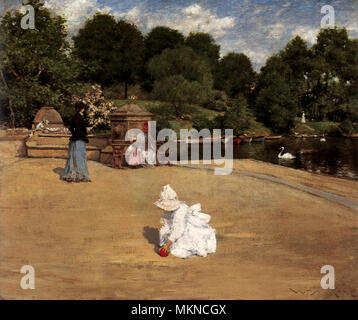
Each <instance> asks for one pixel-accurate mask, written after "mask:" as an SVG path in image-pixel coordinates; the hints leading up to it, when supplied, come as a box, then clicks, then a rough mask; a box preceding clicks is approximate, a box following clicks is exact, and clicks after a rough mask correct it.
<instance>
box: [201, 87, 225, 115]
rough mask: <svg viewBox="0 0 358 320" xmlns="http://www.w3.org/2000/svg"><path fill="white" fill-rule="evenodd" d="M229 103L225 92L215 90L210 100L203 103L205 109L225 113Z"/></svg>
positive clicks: (209, 97)
mask: <svg viewBox="0 0 358 320" xmlns="http://www.w3.org/2000/svg"><path fill="white" fill-rule="evenodd" d="M228 101H229V99H228V96H227V95H226V93H225V92H224V91H219V90H213V91H212V92H211V94H210V95H209V96H208V99H207V100H206V101H204V102H203V107H205V108H208V109H211V110H216V111H225V110H226V108H227V105H228Z"/></svg>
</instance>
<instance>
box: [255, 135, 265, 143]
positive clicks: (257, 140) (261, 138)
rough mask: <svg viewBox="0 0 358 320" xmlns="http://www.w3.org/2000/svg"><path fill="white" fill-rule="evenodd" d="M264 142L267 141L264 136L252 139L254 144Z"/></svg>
mask: <svg viewBox="0 0 358 320" xmlns="http://www.w3.org/2000/svg"><path fill="white" fill-rule="evenodd" d="M264 141H265V137H264V136H260V137H254V138H252V142H264Z"/></svg>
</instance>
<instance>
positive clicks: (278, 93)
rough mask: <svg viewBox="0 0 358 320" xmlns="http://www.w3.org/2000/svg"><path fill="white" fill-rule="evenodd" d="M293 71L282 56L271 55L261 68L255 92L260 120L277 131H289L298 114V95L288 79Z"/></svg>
mask: <svg viewBox="0 0 358 320" xmlns="http://www.w3.org/2000/svg"><path fill="white" fill-rule="evenodd" d="M291 73H292V71H291V69H290V67H289V66H288V65H287V64H286V63H285V62H283V60H282V58H281V57H280V56H278V55H274V56H272V57H270V58H269V59H268V60H267V62H266V65H265V66H264V67H263V68H262V69H261V74H260V76H259V81H258V85H257V88H256V92H255V96H256V102H255V109H256V114H257V117H258V119H259V121H262V122H263V123H264V124H266V125H267V126H268V127H270V128H272V129H273V130H274V131H277V132H287V131H289V130H290V129H291V128H292V127H293V125H294V119H295V117H296V114H297V97H296V96H295V95H294V94H293V93H292V89H291V88H290V85H289V81H288V80H289V77H290V75H291Z"/></svg>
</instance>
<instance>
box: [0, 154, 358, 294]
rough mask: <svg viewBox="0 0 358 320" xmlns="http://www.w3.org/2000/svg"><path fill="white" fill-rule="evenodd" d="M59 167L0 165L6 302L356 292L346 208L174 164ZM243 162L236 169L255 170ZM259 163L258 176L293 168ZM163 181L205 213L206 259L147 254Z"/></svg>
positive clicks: (352, 226) (357, 225)
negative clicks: (328, 285) (74, 172)
mask: <svg viewBox="0 0 358 320" xmlns="http://www.w3.org/2000/svg"><path fill="white" fill-rule="evenodd" d="M64 165H65V160H62V159H21V160H20V161H17V162H12V163H11V164H8V165H6V166H4V167H3V168H2V172H1V180H2V181H1V182H2V185H1V195H0V205H1V213H0V295H1V296H2V297H3V298H5V299H11V298H15V299H25V298H35V299H47V298H49V299H88V298H96V299H165V298H166V299H251V298H254V299H267V298H271V299H278V298H285V299H322V298H332V299H337V298H346V299H356V298H357V297H358V268H357V267H358V261H357V260H358V254H357V252H358V235H357V231H358V214H357V211H355V210H352V209H349V208H346V207H344V206H342V205H339V204H336V203H334V202H331V201H327V200H324V199H321V198H319V197H316V196H313V195H310V194H308V193H306V192H302V191H298V190H295V189H293V188H288V187H285V186H283V185H279V184H276V183H270V182H267V181H260V180H259V179H255V178H250V177H245V176H241V175H230V176H214V175H213V173H212V172H210V171H207V170H192V169H186V168H177V167H160V168H145V169H136V170H131V169H127V170H115V169H112V168H109V167H105V166H103V165H101V164H99V163H97V162H89V170H90V174H91V177H92V179H93V182H92V183H82V184H68V183H65V182H63V181H61V180H59V175H58V172H60V171H61V168H63V167H64ZM245 165H246V167H244V163H241V164H240V169H242V170H247V171H249V169H251V170H252V171H254V170H257V171H260V172H261V170H264V166H263V165H260V164H257V166H256V163H255V162H252V164H250V163H246V164H245ZM268 166H269V167H268V168H269V169H268V170H266V174H267V173H269V172H271V173H272V174H275V172H276V171H274V170H273V169H277V172H280V174H281V172H282V173H283V171H286V172H290V171H291V170H293V169H287V168H281V167H280V168H276V166H273V167H275V168H271V167H270V166H271V165H268ZM255 168H256V169H255ZM281 170H282V171H281ZM294 171H297V170H294ZM277 174H278V173H277ZM301 174H302V176H301ZM307 174H308V173H307ZM308 175H311V176H313V175H312V174H308ZM286 178H288V179H297V181H298V180H299V182H300V183H301V182H302V179H308V176H307V175H306V173H305V172H300V171H297V172H296V173H295V174H293V173H290V174H288V173H286ZM329 178H330V179H327V180H325V179H324V181H323V182H321V183H322V185H324V186H327V188H328V187H332V188H333V189H334V190H339V192H342V193H344V192H345V190H349V189H351V188H352V182H351V181H347V180H343V179H337V178H331V177H329ZM314 179H316V177H314V178H313V177H311V180H312V181H313V180H314ZM311 180H309V179H308V181H311ZM328 180H329V181H328ZM326 181H328V182H326ZM167 183H170V184H171V185H172V186H173V188H174V189H175V190H176V191H177V192H178V194H179V196H180V198H181V199H183V200H185V201H186V202H187V203H188V204H194V203H196V202H201V203H202V207H203V211H204V212H207V213H210V214H211V215H212V221H211V225H212V226H213V227H214V228H216V230H217V239H218V248H217V252H216V253H215V254H213V255H210V256H208V257H207V258H192V259H187V260H182V259H179V258H176V257H173V256H169V257H168V258H161V257H159V256H158V255H156V254H155V253H154V243H155V242H156V241H157V232H156V229H155V228H157V227H158V226H159V219H160V215H161V212H160V210H159V209H157V208H156V207H155V206H153V205H152V203H153V202H154V201H155V200H156V199H157V196H158V194H159V191H160V188H161V186H162V185H164V184H167ZM353 185H354V184H353ZM356 185H357V184H355V186H356ZM312 186H314V187H317V185H316V184H315V185H312ZM352 194H353V196H354V192H352ZM349 195H351V194H349ZM352 198H354V197H352ZM25 264H30V265H32V266H33V267H34V268H35V271H36V289H35V290H26V291H25V290H22V289H21V288H20V285H19V283H20V279H21V277H22V276H23V275H22V274H20V268H21V266H22V265H25ZM326 264H330V265H332V266H334V268H335V272H336V289H335V290H333V291H326V290H322V289H321V287H320V280H321V277H322V275H321V274H320V269H321V267H322V266H323V265H326Z"/></svg>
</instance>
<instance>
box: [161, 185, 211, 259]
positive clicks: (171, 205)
mask: <svg viewBox="0 0 358 320" xmlns="http://www.w3.org/2000/svg"><path fill="white" fill-rule="evenodd" d="M155 205H156V206H158V207H159V208H161V209H163V210H164V214H163V218H162V223H163V227H162V228H161V229H160V231H159V235H160V246H162V249H163V250H164V251H166V252H170V253H171V254H173V255H174V256H177V257H180V258H188V257H191V256H195V255H198V256H202V257H206V255H207V254H209V253H213V252H215V251H216V235H215V234H216V231H215V229H213V228H212V227H210V226H209V224H208V223H209V221H210V215H208V214H205V213H203V212H201V205H200V203H198V204H195V205H193V206H191V207H189V206H188V205H186V204H185V202H182V201H179V200H178V197H177V194H176V192H175V191H174V190H173V189H172V188H171V187H170V185H166V186H164V187H163V190H162V192H161V194H160V199H159V200H158V201H157V202H155Z"/></svg>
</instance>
